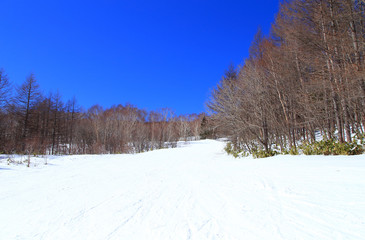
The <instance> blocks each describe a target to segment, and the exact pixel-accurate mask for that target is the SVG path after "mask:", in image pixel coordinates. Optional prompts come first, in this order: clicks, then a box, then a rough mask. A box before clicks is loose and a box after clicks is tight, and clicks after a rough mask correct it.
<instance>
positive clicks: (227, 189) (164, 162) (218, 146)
mask: <svg viewBox="0 0 365 240" xmlns="http://www.w3.org/2000/svg"><path fill="white" fill-rule="evenodd" d="M223 146H224V143H223V142H220V141H213V140H204V141H196V142H190V143H189V144H182V143H180V147H179V148H175V149H163V150H157V151H153V152H147V153H142V154H136V155H84V156H62V157H49V158H48V159H47V162H48V165H44V164H42V161H44V160H42V159H38V164H37V165H36V166H33V165H32V167H30V168H27V167H26V165H25V164H24V165H15V164H11V165H7V162H6V158H3V159H2V160H1V163H0V239H52V240H55V239H321V240H325V239H331V240H332V239H352V240H353V239H364V236H365V157H364V155H361V156H351V157H349V156H346V157H345V156H276V157H272V158H266V159H252V158H250V157H248V158H241V159H234V158H232V157H230V156H227V155H226V154H225V153H224V152H223V150H222V149H223Z"/></svg>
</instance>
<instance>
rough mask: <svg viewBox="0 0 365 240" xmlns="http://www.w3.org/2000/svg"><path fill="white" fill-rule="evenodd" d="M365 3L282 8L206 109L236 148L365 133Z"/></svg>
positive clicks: (342, 0) (335, 0)
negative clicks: (320, 135) (322, 136)
mask: <svg viewBox="0 0 365 240" xmlns="http://www.w3.org/2000/svg"><path fill="white" fill-rule="evenodd" d="M364 10H365V1H364V0H292V1H284V2H282V3H281V5H280V8H279V12H278V14H277V16H276V18H275V22H274V23H273V24H272V28H271V33H270V35H269V36H263V35H262V34H261V32H260V31H258V33H257V34H256V36H255V39H254V41H253V43H252V45H251V48H250V56H249V58H248V59H247V60H246V61H245V62H244V64H243V65H242V66H239V67H237V68H235V67H233V66H232V67H230V68H229V69H228V70H227V71H226V73H225V76H224V77H223V78H222V79H221V81H220V82H219V84H218V85H217V86H216V88H215V89H214V90H213V91H212V93H211V98H210V99H209V101H208V107H209V109H210V110H211V111H212V118H213V119H214V121H215V123H216V126H217V128H218V129H220V132H221V134H222V135H229V136H231V138H232V141H233V142H234V144H235V145H236V146H238V147H242V148H245V149H250V148H253V147H255V145H257V144H258V145H259V146H260V148H262V149H263V150H264V151H270V148H271V147H272V146H273V145H276V146H279V147H281V149H288V148H295V147H296V146H297V144H298V142H299V141H301V142H302V141H303V140H305V141H308V142H315V141H316V134H315V133H316V132H317V133H318V132H321V133H322V135H324V137H325V138H327V139H337V141H339V142H344V143H345V142H351V141H352V136H354V135H355V134H364V126H365V68H364V67H365V64H364V53H365V12H364Z"/></svg>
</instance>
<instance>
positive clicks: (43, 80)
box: [0, 0, 279, 114]
mask: <svg viewBox="0 0 365 240" xmlns="http://www.w3.org/2000/svg"><path fill="white" fill-rule="evenodd" d="M278 4H279V2H278V1H275V0H271V1H270V0H262V1H243V0H241V1H240V0H224V1H223V0H221V1H208V0H185V1H174V0H170V1H158V0H156V1H142V0H129V1H117V0H104V1H77V0H74V1H69V0H63V1H59V0H53V1H38V0H34V1H20V0H1V1H0V7H1V14H0V26H1V28H0V29H1V37H0V68H3V69H4V70H5V71H6V73H7V74H8V77H9V79H10V80H11V81H12V82H13V83H15V84H20V83H22V82H23V81H24V80H25V78H26V77H27V76H28V75H29V74H30V73H31V72H33V73H34V74H35V76H36V78H37V80H38V82H39V84H40V86H41V89H42V90H43V92H44V93H45V94H47V93H48V92H50V91H53V92H55V91H57V90H59V92H60V93H61V95H62V96H63V99H64V100H65V101H66V100H67V99H70V98H71V97H72V96H76V99H77V101H78V103H79V104H80V105H81V106H83V107H85V108H88V107H90V106H92V105H93V104H100V105H102V106H103V107H110V106H111V105H113V104H119V103H121V104H125V103H131V104H133V105H136V106H137V107H139V108H144V109H146V110H153V109H158V108H163V107H169V108H172V109H174V110H175V111H176V113H177V114H187V113H200V112H203V111H204V110H205V107H204V102H205V101H206V100H207V98H208V96H209V92H210V89H212V88H213V87H214V86H215V85H216V83H217V82H218V81H219V80H220V78H221V76H222V75H223V73H224V70H225V69H226V68H227V67H228V65H229V64H230V63H233V64H235V65H237V64H241V63H242V62H243V59H244V58H245V57H247V55H248V49H249V46H250V43H251V41H252V39H253V37H254V35H255V33H256V31H257V29H258V27H259V26H261V28H262V29H263V31H264V33H268V32H269V29H270V24H271V23H272V22H273V20H274V16H275V14H276V12H277V9H278Z"/></svg>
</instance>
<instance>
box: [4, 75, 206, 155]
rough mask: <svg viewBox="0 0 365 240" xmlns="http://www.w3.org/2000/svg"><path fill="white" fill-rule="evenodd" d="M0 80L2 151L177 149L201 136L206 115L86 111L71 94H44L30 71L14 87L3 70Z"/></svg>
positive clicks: (128, 108) (133, 109)
mask: <svg viewBox="0 0 365 240" xmlns="http://www.w3.org/2000/svg"><path fill="white" fill-rule="evenodd" d="M0 83H1V84H0V104H1V112H0V151H1V152H2V153H26V154H105V153H135V152H144V151H149V150H153V149H160V148H167V147H175V146H176V142H177V141H178V140H188V139H191V138H199V136H200V134H201V132H200V129H201V123H202V121H203V120H204V119H205V116H204V115H203V114H200V115H196V114H191V115H184V116H176V115H175V114H174V112H173V111H172V110H171V109H168V108H164V109H160V110H157V111H150V112H148V111H146V110H141V109H138V108H137V107H134V106H132V105H129V104H127V105H124V106H123V105H117V106H112V107H110V108H108V109H103V108H102V107H101V106H99V105H94V106H92V107H91V108H90V109H88V110H86V111H85V110H82V109H81V107H80V106H78V105H77V102H76V99H75V98H73V99H71V100H69V101H67V102H66V103H65V102H63V101H62V98H61V95H60V94H59V93H54V94H49V95H48V96H46V97H45V96H44V95H43V94H42V93H41V90H40V86H39V85H38V83H37V81H36V78H35V76H34V75H33V74H31V75H30V76H29V77H28V78H27V79H26V80H25V82H24V83H23V84H22V85H21V86H18V87H12V85H11V84H10V81H9V79H8V77H7V75H6V73H5V72H4V70H1V71H0ZM12 93H13V94H12ZM204 121H205V120H204ZM204 121H203V122H204Z"/></svg>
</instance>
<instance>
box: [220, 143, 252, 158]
mask: <svg viewBox="0 0 365 240" xmlns="http://www.w3.org/2000/svg"><path fill="white" fill-rule="evenodd" d="M224 151H226V153H227V154H228V155H232V156H233V157H235V158H238V157H247V156H248V153H247V152H246V151H245V150H244V149H243V148H241V147H239V146H237V145H235V144H233V143H231V142H228V143H227V144H226V146H225V147H224Z"/></svg>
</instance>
